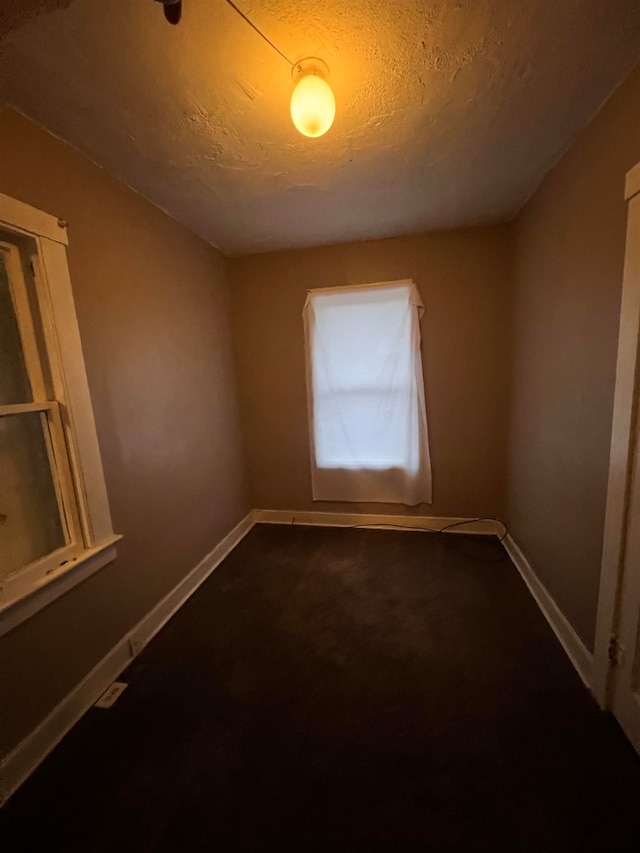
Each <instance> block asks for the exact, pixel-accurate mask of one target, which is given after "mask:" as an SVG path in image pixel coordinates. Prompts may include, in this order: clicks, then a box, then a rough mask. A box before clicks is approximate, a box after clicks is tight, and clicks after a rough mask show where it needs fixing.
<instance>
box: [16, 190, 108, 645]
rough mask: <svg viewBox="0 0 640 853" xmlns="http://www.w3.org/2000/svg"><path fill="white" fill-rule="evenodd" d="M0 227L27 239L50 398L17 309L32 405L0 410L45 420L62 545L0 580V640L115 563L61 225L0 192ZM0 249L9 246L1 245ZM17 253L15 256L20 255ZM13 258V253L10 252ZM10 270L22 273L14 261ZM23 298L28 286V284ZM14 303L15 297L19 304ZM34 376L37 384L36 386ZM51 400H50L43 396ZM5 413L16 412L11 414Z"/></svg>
mask: <svg viewBox="0 0 640 853" xmlns="http://www.w3.org/2000/svg"><path fill="white" fill-rule="evenodd" d="M0 226H1V227H2V229H3V230H4V231H8V232H12V233H15V234H16V235H17V237H25V236H26V237H29V238H31V239H32V240H33V241H34V242H35V244H36V248H37V251H36V253H35V254H34V255H31V257H30V261H31V263H32V272H33V276H34V280H35V289H36V296H37V302H38V306H39V309H40V313H41V317H42V325H43V331H44V338H45V349H46V359H47V362H48V369H49V371H50V375H51V385H52V389H51V390H52V394H51V395H47V394H46V393H45V391H44V382H43V381H42V376H41V375H40V377H38V374H39V372H40V374H41V373H42V365H41V356H40V355H39V354H38V353H37V352H36V342H35V335H34V333H33V328H29V326H30V324H31V325H32V318H31V311H30V310H29V311H27V310H25V305H22V306H20V305H19V304H16V308H17V313H18V314H19V315H20V316H19V317H18V323H19V326H20V333H21V339H22V341H23V346H24V350H25V362H26V363H27V371H28V374H29V378H30V380H31V382H32V391H33V403H25V404H19V405H9V406H3V407H2V411H3V416H4V415H9V416H10V415H11V414H19V413H20V411H19V410H21V411H22V412H23V413H26V412H28V411H32V412H39V413H40V416H41V419H42V418H46V420H47V425H48V430H45V435H46V434H47V433H48V435H49V436H50V440H51V443H50V447H49V452H50V453H51V454H53V456H54V457H55V466H54V467H53V469H52V471H53V475H54V480H55V481H56V492H57V495H58V501H59V506H60V508H61V518H62V523H63V527H65V528H66V529H65V533H67V534H68V535H67V539H68V542H67V544H66V545H65V546H64V547H63V548H61V549H59V550H58V551H54V552H52V553H51V554H48V555H46V556H45V557H43V558H42V559H39V560H36V561H34V562H32V563H30V564H28V565H27V566H25V567H24V568H23V569H20V570H18V571H17V572H15V573H14V574H12V575H10V576H9V577H8V578H5V579H4V580H3V581H2V582H1V583H0V636H2V635H3V634H6V633H7V632H8V631H10V630H12V629H13V628H15V627H16V626H17V625H19V624H20V623H22V622H24V620H25V619H27V618H29V617H30V616H32V615H33V614H34V613H36V612H37V611H38V610H40V609H41V608H42V607H44V606H46V605H47V604H49V603H50V602H51V601H54V600H55V599H56V598H58V597H59V596H60V595H62V594H64V593H65V592H67V591H68V590H69V589H71V588H72V587H74V586H76V585H77V584H78V583H80V582H81V581H83V580H84V579H85V578H87V577H89V576H90V575H91V574H93V573H94V572H95V571H97V570H98V569H100V568H102V567H103V566H105V565H107V564H108V563H110V562H112V561H113V560H114V559H115V558H116V556H117V554H116V549H115V543H116V542H117V541H118V540H119V539H120V538H121V537H120V536H118V535H116V534H115V533H114V531H113V526H112V522H111V514H110V510H109V502H108V497H107V490H106V484H105V480H104V471H103V467H102V460H101V456H100V449H99V445H98V437H97V433H96V427H95V420H94V416H93V409H92V406H91V398H90V393H89V385H88V381H87V375H86V368H85V364H84V356H83V353H82V344H81V340H80V332H79V329H78V321H77V317H76V311H75V305H74V300H73V292H72V288H71V279H70V275H69V268H68V264H67V257H66V246H67V245H68V242H69V241H68V236H67V228H66V223H65V222H64V221H63V220H61V219H58V218H57V217H55V216H52V215H50V214H47V213H44V212H43V211H40V210H37V209H36V208H34V207H31V206H30V205H28V204H25V203H24V202H21V201H18V200H16V199H13V198H11V197H9V196H6V195H3V194H1V193H0ZM2 243H3V244H4V246H3V251H7V250H6V248H5V246H11V245H12V244H7V243H5V241H4V240H2ZM17 251H18V250H17V249H15V252H16V253H17ZM9 257H10V259H11V251H10V250H9ZM11 263H12V264H13V273H14V274H15V275H17V276H20V275H22V273H21V271H20V270H18V268H17V266H16V256H15V255H14V258H13V260H11ZM25 294H26V286H25ZM16 302H17V303H19V302H20V299H18V300H16ZM34 377H35V383H34V381H33V379H34ZM48 396H52V397H53V399H47V397H48ZM9 410H14V411H13V412H12V411H9Z"/></svg>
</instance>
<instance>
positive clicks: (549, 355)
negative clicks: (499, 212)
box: [508, 69, 640, 647]
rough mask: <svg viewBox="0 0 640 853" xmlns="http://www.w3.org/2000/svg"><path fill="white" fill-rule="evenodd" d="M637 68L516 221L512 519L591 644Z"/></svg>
mask: <svg viewBox="0 0 640 853" xmlns="http://www.w3.org/2000/svg"><path fill="white" fill-rule="evenodd" d="M639 105H640V69H638V70H636V71H634V72H633V73H632V75H631V76H630V77H629V78H628V79H627V81H626V82H625V83H624V84H623V85H622V87H621V88H620V89H619V90H618V91H617V92H616V94H615V95H614V96H613V98H612V99H611V100H610V101H609V103H608V104H607V105H606V106H605V107H604V109H603V110H602V111H601V112H600V114H599V115H598V116H597V117H596V119H595V120H594V121H593V122H592V124H591V125H590V126H589V128H588V129H587V130H586V131H585V132H584V133H583V134H582V136H581V137H580V138H579V139H578V141H577V142H576V143H575V144H574V145H573V146H572V148H571V149H570V151H569V152H568V153H567V154H566V155H565V157H564V158H563V159H562V161H561V162H560V164H559V165H558V167H557V168H556V169H554V170H553V172H551V173H550V174H549V175H548V177H547V178H546V180H545V181H544V183H543V185H542V186H541V187H540V189H539V190H538V192H537V193H536V194H535V196H534V197H533V199H532V200H531V201H530V202H529V203H528V204H527V206H526V207H525V208H524V210H523V211H522V212H521V213H520V215H519V216H518V218H517V221H516V229H515V236H516V254H515V257H516V269H515V281H514V315H513V321H512V322H513V332H514V371H513V384H512V391H511V429H510V435H511V438H510V445H509V490H508V494H509V503H508V518H509V521H510V524H511V527H512V531H513V534H514V536H515V538H516V540H517V541H518V542H519V544H520V545H521V546H522V548H523V550H524V552H525V554H526V555H527V557H528V558H529V560H530V562H531V564H532V566H533V568H534V570H535V571H536V572H537V574H538V575H539V577H540V579H541V580H542V581H543V582H544V584H545V585H546V586H547V588H548V590H549V591H550V592H551V594H552V595H553V597H554V598H555V599H556V601H557V603H558V605H559V606H560V608H561V609H562V610H563V612H564V613H565V615H566V616H567V617H568V618H569V620H570V621H571V623H572V625H573V627H574V628H575V629H576V631H577V632H578V634H579V635H580V637H581V638H582V639H583V640H584V642H585V643H587V645H589V646H590V647H591V646H592V644H593V635H594V626H595V618H596V608H597V596H598V583H599V574H600V556H601V549H602V536H603V524H604V510H605V501H606V485H607V473H608V461H609V442H610V437H611V416H612V407H613V390H614V379H615V360H616V347H617V337H618V322H619V311H620V294H621V284H622V267H623V259H624V240H625V228H626V204H625V202H624V197H623V193H624V178H625V173H626V172H627V171H628V170H629V169H630V168H631V167H632V166H633V165H635V163H637V162H638V161H640V110H639Z"/></svg>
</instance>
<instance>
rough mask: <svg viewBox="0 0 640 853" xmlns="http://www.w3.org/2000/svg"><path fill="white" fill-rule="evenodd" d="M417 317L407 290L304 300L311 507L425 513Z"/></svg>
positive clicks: (418, 309) (349, 290)
mask: <svg viewBox="0 0 640 853" xmlns="http://www.w3.org/2000/svg"><path fill="white" fill-rule="evenodd" d="M423 313H424V306H423V305H422V302H421V300H420V295H419V293H418V290H417V288H416V286H415V284H414V283H413V282H410V281H404V282H391V283H388V284H377V285H364V286H362V285H360V286H356V287H335V288H327V289H324V290H310V291H309V293H308V295H307V301H306V304H305V307H304V327H305V339H306V356H307V396H308V403H309V424H310V432H311V479H312V487H313V498H314V500H327V501H375V502H380V503H403V504H408V505H415V504H418V503H421V502H425V503H431V460H430V457H429V439H428V433H427V415H426V409H425V399H424V381H423V377H422V360H421V357H420V317H421V316H422V314H423Z"/></svg>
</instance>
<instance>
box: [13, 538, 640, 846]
mask: <svg viewBox="0 0 640 853" xmlns="http://www.w3.org/2000/svg"><path fill="white" fill-rule="evenodd" d="M122 680H124V681H126V682H128V684H129V687H128V689H127V690H126V691H125V692H124V694H123V695H122V697H121V698H120V699H119V700H118V702H117V703H116V705H114V707H113V708H112V709H110V710H106V711H104V710H98V709H92V710H91V711H90V712H89V713H88V714H87V715H86V716H85V717H84V718H83V719H82V720H81V722H80V723H79V724H78V725H77V726H76V727H75V729H74V730H73V731H72V732H71V733H70V734H69V735H68V736H67V738H65V740H64V741H63V743H62V744H61V745H60V747H59V748H58V749H56V750H55V752H54V753H53V754H52V755H51V757H50V758H49V759H48V760H47V761H46V762H45V763H44V764H43V765H42V766H41V768H40V769H39V770H38V771H37V772H36V773H35V774H34V776H32V778H31V779H30V780H29V781H28V782H27V783H26V784H25V785H24V786H23V788H22V789H21V790H20V791H18V792H17V793H16V794H15V795H14V797H13V798H12V799H11V800H10V801H9V803H8V804H7V806H6V807H5V809H4V810H3V811H2V812H1V813H0V847H1V848H2V850H3V851H7V853H9V851H11V852H13V851H18V850H38V851H40V850H41V851H64V852H65V853H71V851H83V853H91V851H119V853H121V851H237V850H278V851H296V853H297V852H298V851H300V853H303V851H304V853H306V851H316V850H318V851H360V850H389V851H404V850H406V851H418V850H424V851H544V853H552V851H572V853H573V851H596V850H599V851H607V853H609V852H610V853H623V852H624V853H626V851H629V853H631V851H633V853H637V851H639V850H640V759H638V757H637V756H636V754H635V753H634V752H633V750H632V748H631V747H630V746H629V744H628V743H627V741H626V740H625V739H624V737H623V736H622V734H621V732H620V730H619V729H618V727H617V725H616V723H615V722H614V720H613V719H612V718H611V717H610V716H608V715H605V714H602V713H601V712H600V711H599V710H598V708H597V707H596V705H595V703H594V702H593V700H592V699H591V698H590V696H589V694H588V692H587V691H586V689H585V688H584V687H583V685H582V683H581V681H580V680H579V678H578V676H577V675H576V673H575V672H574V670H573V668H572V666H571V664H570V663H569V661H568V660H567V658H566V657H565V654H564V652H563V651H562V649H561V647H560V646H559V645H558V643H557V641H556V639H555V637H554V635H553V634H552V632H551V630H550V628H549V627H548V626H547V624H546V622H545V621H544V619H543V617H542V615H541V614H540V612H539V611H538V609H537V606H536V604H535V602H534V601H533V599H532V598H531V596H530V594H529V592H528V591H527V589H526V588H525V586H524V584H523V583H522V581H521V579H520V577H519V575H518V573H517V571H516V570H515V569H514V568H513V566H512V565H511V563H510V562H509V561H508V559H506V558H505V555H504V552H503V551H502V549H501V546H499V545H498V543H497V541H496V540H493V539H486V538H481V537H468V536H452V535H450V534H449V535H444V534H439V535H430V534H424V533H406V532H402V533H398V532H390V531H381V530H357V529H353V530H349V529H320V528H311V527H280V526H269V525H259V526H257V527H255V528H254V529H253V530H252V531H251V533H250V534H249V535H248V536H247V537H246V538H245V539H244V540H243V542H242V543H241V544H240V545H239V546H238V547H237V548H236V550H235V551H234V552H233V553H232V554H231V555H230V556H229V557H228V558H227V559H226V560H225V561H224V563H223V564H222V565H221V566H220V567H219V568H218V569H217V570H216V571H215V572H214V574H213V575H212V576H211V577H210V578H209V580H208V581H207V582H206V583H205V584H204V585H203V586H202V587H201V588H200V590H199V591H198V592H197V593H196V594H195V595H194V596H193V597H192V598H191V599H190V601H189V602H188V603H187V604H186V605H185V606H184V607H183V608H182V610H181V611H180V612H179V613H178V614H177V615H176V616H175V617H174V619H172V620H171V622H170V623H169V624H168V625H167V627H166V628H165V629H164V630H163V631H162V632H161V633H160V634H159V635H158V637H157V638H156V639H155V640H154V641H153V642H152V643H151V644H150V645H149V646H148V647H147V648H146V649H145V650H144V652H143V653H142V654H141V655H140V656H139V657H138V658H137V659H136V660H135V661H134V663H133V664H132V665H131V667H130V668H129V669H128V670H127V671H126V673H125V674H124V675H123V677H122Z"/></svg>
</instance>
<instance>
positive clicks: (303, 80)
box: [291, 59, 336, 137]
mask: <svg viewBox="0 0 640 853" xmlns="http://www.w3.org/2000/svg"><path fill="white" fill-rule="evenodd" d="M326 68H327V67H326V65H325V64H324V63H323V62H322V61H321V60H315V59H307V60H302V61H301V62H298V63H297V64H296V65H295V66H294V71H293V77H294V80H297V83H296V87H295V89H294V90H293V94H292V95H291V118H292V119H293V123H294V124H295V126H296V127H297V129H298V130H299V131H300V133H302V134H303V135H304V136H310V137H317V136H322V135H323V134H324V133H326V132H327V131H328V130H329V128H330V127H331V125H332V124H333V120H334V118H335V116H336V99H335V97H334V96H333V92H332V91H331V86H329V84H328V83H327V81H326V80H325V79H324V75H325V73H326V71H325V69H326ZM327 70H328V69H327Z"/></svg>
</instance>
